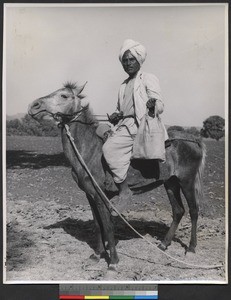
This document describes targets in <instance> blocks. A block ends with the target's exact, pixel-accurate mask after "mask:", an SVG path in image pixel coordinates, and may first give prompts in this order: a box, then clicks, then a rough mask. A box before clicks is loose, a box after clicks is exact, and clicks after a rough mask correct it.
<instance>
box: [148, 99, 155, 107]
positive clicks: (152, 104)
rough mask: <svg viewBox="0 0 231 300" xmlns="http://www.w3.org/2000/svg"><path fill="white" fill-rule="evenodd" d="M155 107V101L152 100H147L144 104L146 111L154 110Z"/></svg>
mask: <svg viewBox="0 0 231 300" xmlns="http://www.w3.org/2000/svg"><path fill="white" fill-rule="evenodd" d="M155 105H156V99H154V98H151V99H149V100H148V101H147V103H146V106H147V108H148V109H150V108H155Z"/></svg>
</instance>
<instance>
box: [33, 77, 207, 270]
mask: <svg viewBox="0 0 231 300" xmlns="http://www.w3.org/2000/svg"><path fill="white" fill-rule="evenodd" d="M84 86H85V85H83V86H77V85H76V84H73V83H66V84H65V85H64V87H63V88H61V89H58V90H57V91H55V92H53V93H51V94H50V95H48V96H45V97H42V98H39V99H37V100H35V101H33V102H32V103H31V104H30V105H29V108H28V114H29V115H30V116H32V117H33V118H35V119H37V120H42V119H43V118H44V117H46V118H51V119H54V120H55V121H56V122H57V123H58V124H59V126H60V127H61V135H62V144H63V151H64V154H65V156H66V157H67V159H68V160H69V162H70V164H71V166H72V176H73V178H74V180H75V181H76V183H77V184H78V186H79V188H80V189H82V190H83V191H84V192H85V193H86V197H87V199H88V201H89V204H90V206H91V210H92V214H93V218H94V221H95V225H96V231H97V246H96V249H95V254H96V255H98V257H104V258H106V260H107V262H108V265H115V264H117V263H118V261H119V258H118V255H117V252H116V247H115V239H114V229H113V219H112V215H111V213H110V209H109V205H108V204H107V203H105V201H103V200H102V197H101V195H100V194H99V192H98V191H97V190H96V189H95V187H94V184H93V182H92V180H91V179H90V177H89V175H88V174H87V172H86V170H85V169H84V168H83V166H82V164H81V162H80V161H79V159H78V158H77V157H76V155H75V152H74V149H73V146H72V144H71V142H70V140H69V138H68V136H67V134H66V131H65V128H64V124H68V125H69V128H70V133H71V135H72V137H73V138H74V142H75V145H76V147H77V148H78V151H79V152H80V153H81V156H82V158H83V160H84V161H85V162H86V163H87V166H88V168H89V170H90V171H91V173H92V175H93V177H94V178H95V179H96V181H97V183H98V185H99V186H100V188H101V189H102V190H104V191H105V189H106V188H105V179H106V174H107V172H106V169H107V166H106V165H105V161H104V159H103V155H102V145H103V140H102V139H101V138H100V137H99V136H98V135H97V134H96V129H97V126H98V124H97V120H96V119H95V117H94V116H93V114H92V111H91V109H90V107H89V104H88V105H86V106H83V101H82V98H83V97H84V96H83V95H82V91H83V89H84ZM169 137H170V138H169V140H168V143H167V144H166V163H167V166H168V173H169V176H168V178H167V179H166V180H163V182H162V183H163V184H164V187H165V189H166V191H167V195H168V198H169V200H170V203H171V206H172V213H173V220H172V223H171V226H170V228H169V230H168V232H167V234H166V236H165V238H164V240H163V241H162V242H161V243H160V245H159V248H160V249H161V250H163V251H164V250H166V249H167V247H168V246H169V245H170V243H171V241H172V239H173V237H174V234H175V232H176V229H177V227H178V225H179V223H180V220H181V218H182V217H183V215H184V212H185V209H184V206H183V203H182V199H181V191H182V193H183V195H184V196H185V198H186V200H187V203H188V206H189V213H190V217H191V239H190V244H189V247H188V249H187V251H189V252H195V248H196V245H197V220H198V212H199V205H198V204H199V203H198V202H199V198H202V173H203V167H204V163H205V155H206V149H205V146H204V144H203V143H202V141H201V140H200V139H195V138H193V137H192V136H191V135H187V134H186V133H182V132H170V133H169ZM106 241H107V242H108V245H107V247H108V248H107V249H108V250H109V254H108V253H107V249H106Z"/></svg>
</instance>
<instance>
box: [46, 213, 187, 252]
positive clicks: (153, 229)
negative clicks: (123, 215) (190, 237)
mask: <svg viewBox="0 0 231 300" xmlns="http://www.w3.org/2000/svg"><path fill="white" fill-rule="evenodd" d="M129 223H130V225H131V226H132V227H133V228H134V229H135V230H136V231H138V232H139V233H140V234H141V235H143V236H145V235H146V234H149V235H150V236H152V237H155V238H157V239H158V240H160V241H161V240H163V239H164V237H165V235H166V234H167V231H168V229H169V227H168V226H167V225H165V224H164V223H159V222H155V221H144V220H130V221H129ZM51 228H63V229H64V231H65V232H66V233H68V234H70V235H71V236H73V237H74V238H76V239H77V240H79V241H82V242H86V243H87V244H88V245H89V246H90V247H91V248H92V249H94V250H95V247H96V240H95V237H96V234H95V230H94V229H95V224H94V221H93V220H89V221H82V220H74V219H71V218H67V219H65V220H63V221H61V222H57V223H55V224H51V225H49V226H46V227H44V229H51ZM114 229H115V239H116V240H117V241H118V240H130V239H134V238H140V237H139V236H138V235H137V234H136V233H135V232H134V231H132V230H131V229H130V228H129V227H128V226H127V225H126V224H125V223H124V222H123V221H122V220H121V219H119V217H116V218H114ZM174 241H176V242H178V243H179V244H180V245H181V246H182V247H183V248H185V249H186V247H187V246H186V245H185V244H184V243H183V242H182V241H181V240H180V239H176V238H175V239H174Z"/></svg>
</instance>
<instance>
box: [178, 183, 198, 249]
mask: <svg viewBox="0 0 231 300" xmlns="http://www.w3.org/2000/svg"><path fill="white" fill-rule="evenodd" d="M181 188H182V192H183V194H184V196H185V198H186V201H187V203H188V206H189V214H190V217H191V223H192V228H191V239H190V244H189V247H188V249H187V252H193V253H195V249H196V245H197V220H198V212H199V206H198V201H197V198H196V189H195V180H189V181H183V182H181Z"/></svg>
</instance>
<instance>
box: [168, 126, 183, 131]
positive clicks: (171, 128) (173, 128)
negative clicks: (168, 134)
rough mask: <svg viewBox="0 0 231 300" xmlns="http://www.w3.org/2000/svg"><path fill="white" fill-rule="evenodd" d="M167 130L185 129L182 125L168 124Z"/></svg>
mask: <svg viewBox="0 0 231 300" xmlns="http://www.w3.org/2000/svg"><path fill="white" fill-rule="evenodd" d="M168 131H185V130H184V127H182V126H178V125H174V126H170V127H169V128H168Z"/></svg>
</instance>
